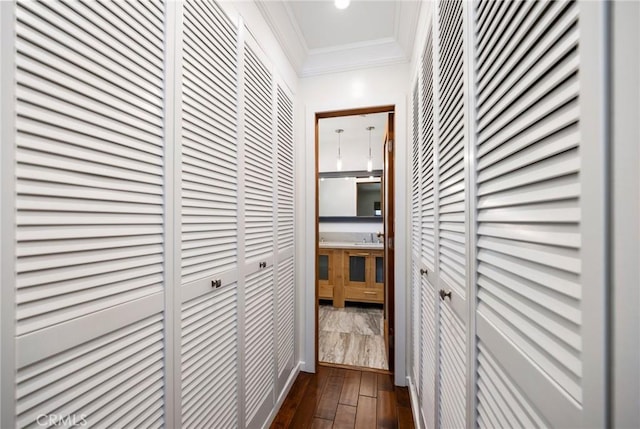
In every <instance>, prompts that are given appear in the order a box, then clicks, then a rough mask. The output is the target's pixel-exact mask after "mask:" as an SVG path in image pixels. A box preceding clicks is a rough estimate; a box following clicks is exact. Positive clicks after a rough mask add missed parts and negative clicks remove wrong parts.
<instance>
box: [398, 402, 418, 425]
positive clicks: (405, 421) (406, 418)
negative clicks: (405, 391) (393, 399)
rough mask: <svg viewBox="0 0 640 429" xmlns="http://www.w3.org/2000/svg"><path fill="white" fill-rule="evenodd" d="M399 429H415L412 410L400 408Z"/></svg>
mask: <svg viewBox="0 0 640 429" xmlns="http://www.w3.org/2000/svg"><path fill="white" fill-rule="evenodd" d="M396 411H397V412H398V429H415V423H414V422H413V414H412V413H411V408H407V407H398V408H397V410H396Z"/></svg>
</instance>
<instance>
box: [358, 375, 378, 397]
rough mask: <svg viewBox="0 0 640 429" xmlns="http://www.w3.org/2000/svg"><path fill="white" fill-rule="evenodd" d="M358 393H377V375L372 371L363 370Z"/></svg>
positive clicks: (374, 394) (375, 394) (367, 394)
mask: <svg viewBox="0 0 640 429" xmlns="http://www.w3.org/2000/svg"><path fill="white" fill-rule="evenodd" d="M360 395H364V396H371V397H374V398H375V397H376V396H377V395H378V377H377V374H376V373H373V372H363V373H362V379H361V380H360Z"/></svg>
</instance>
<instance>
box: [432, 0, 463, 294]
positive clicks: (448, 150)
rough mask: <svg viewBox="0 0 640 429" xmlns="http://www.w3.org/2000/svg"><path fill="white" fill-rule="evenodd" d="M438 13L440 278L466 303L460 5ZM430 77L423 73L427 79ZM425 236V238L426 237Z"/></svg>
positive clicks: (454, 3)
mask: <svg viewBox="0 0 640 429" xmlns="http://www.w3.org/2000/svg"><path fill="white" fill-rule="evenodd" d="M438 11H439V14H438V19H439V29H440V33H439V40H440V45H441V46H440V51H439V52H440V66H441V70H440V85H439V98H440V109H439V127H438V157H439V160H438V171H437V177H438V193H439V198H438V204H437V205H438V211H439V221H438V234H439V252H438V254H439V264H440V277H441V280H443V281H444V282H446V284H447V285H448V287H449V288H453V289H455V290H456V292H457V293H458V294H460V296H462V297H464V296H465V283H464V278H465V265H466V264H465V201H466V190H465V188H464V168H465V166H464V100H463V96H464V91H463V46H462V35H463V28H462V3H461V2H457V1H445V2H441V3H440V7H439V9H438ZM428 72H429V71H428V68H427V67H425V73H428ZM425 161H427V159H425ZM425 164H426V162H425ZM425 214H430V213H429V211H428V207H427V208H425ZM425 233H426V234H429V233H430V231H429V230H427V231H425ZM427 237H428V235H427ZM425 256H427V257H429V256H430V255H428V254H427V255H425Z"/></svg>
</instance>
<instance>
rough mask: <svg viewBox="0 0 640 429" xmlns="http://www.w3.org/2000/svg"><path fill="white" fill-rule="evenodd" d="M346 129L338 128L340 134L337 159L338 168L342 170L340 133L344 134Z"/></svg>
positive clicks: (337, 131)
mask: <svg viewBox="0 0 640 429" xmlns="http://www.w3.org/2000/svg"><path fill="white" fill-rule="evenodd" d="M343 132H344V130H343V129H342V128H338V129H337V130H336V133H337V134H338V160H337V161H336V170H337V171H341V170H342V156H341V155H340V134H342V133H343Z"/></svg>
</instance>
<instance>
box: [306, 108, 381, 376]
mask: <svg viewBox="0 0 640 429" xmlns="http://www.w3.org/2000/svg"><path fill="white" fill-rule="evenodd" d="M393 133H394V106H379V107H370V108H361V109H350V110H341V111H332V112H323V113H317V114H316V115H315V149H316V150H315V155H316V156H315V171H316V174H315V179H316V180H315V184H316V222H315V226H316V240H315V241H316V243H315V250H316V261H317V270H316V274H315V310H316V311H315V344H316V347H315V349H316V357H315V359H316V363H319V364H321V365H330V366H340V367H357V368H359V369H371V370H377V371H383V372H386V371H388V372H391V371H393V356H394V353H393V338H394V335H393V333H394V325H393V320H394V314H393V313H394V283H393V279H394V272H393V271H394V249H393V241H394V229H393V223H394V210H393V209H394V207H393V201H394V198H393V192H394V183H393V179H392V178H393V173H394V157H393Z"/></svg>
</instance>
